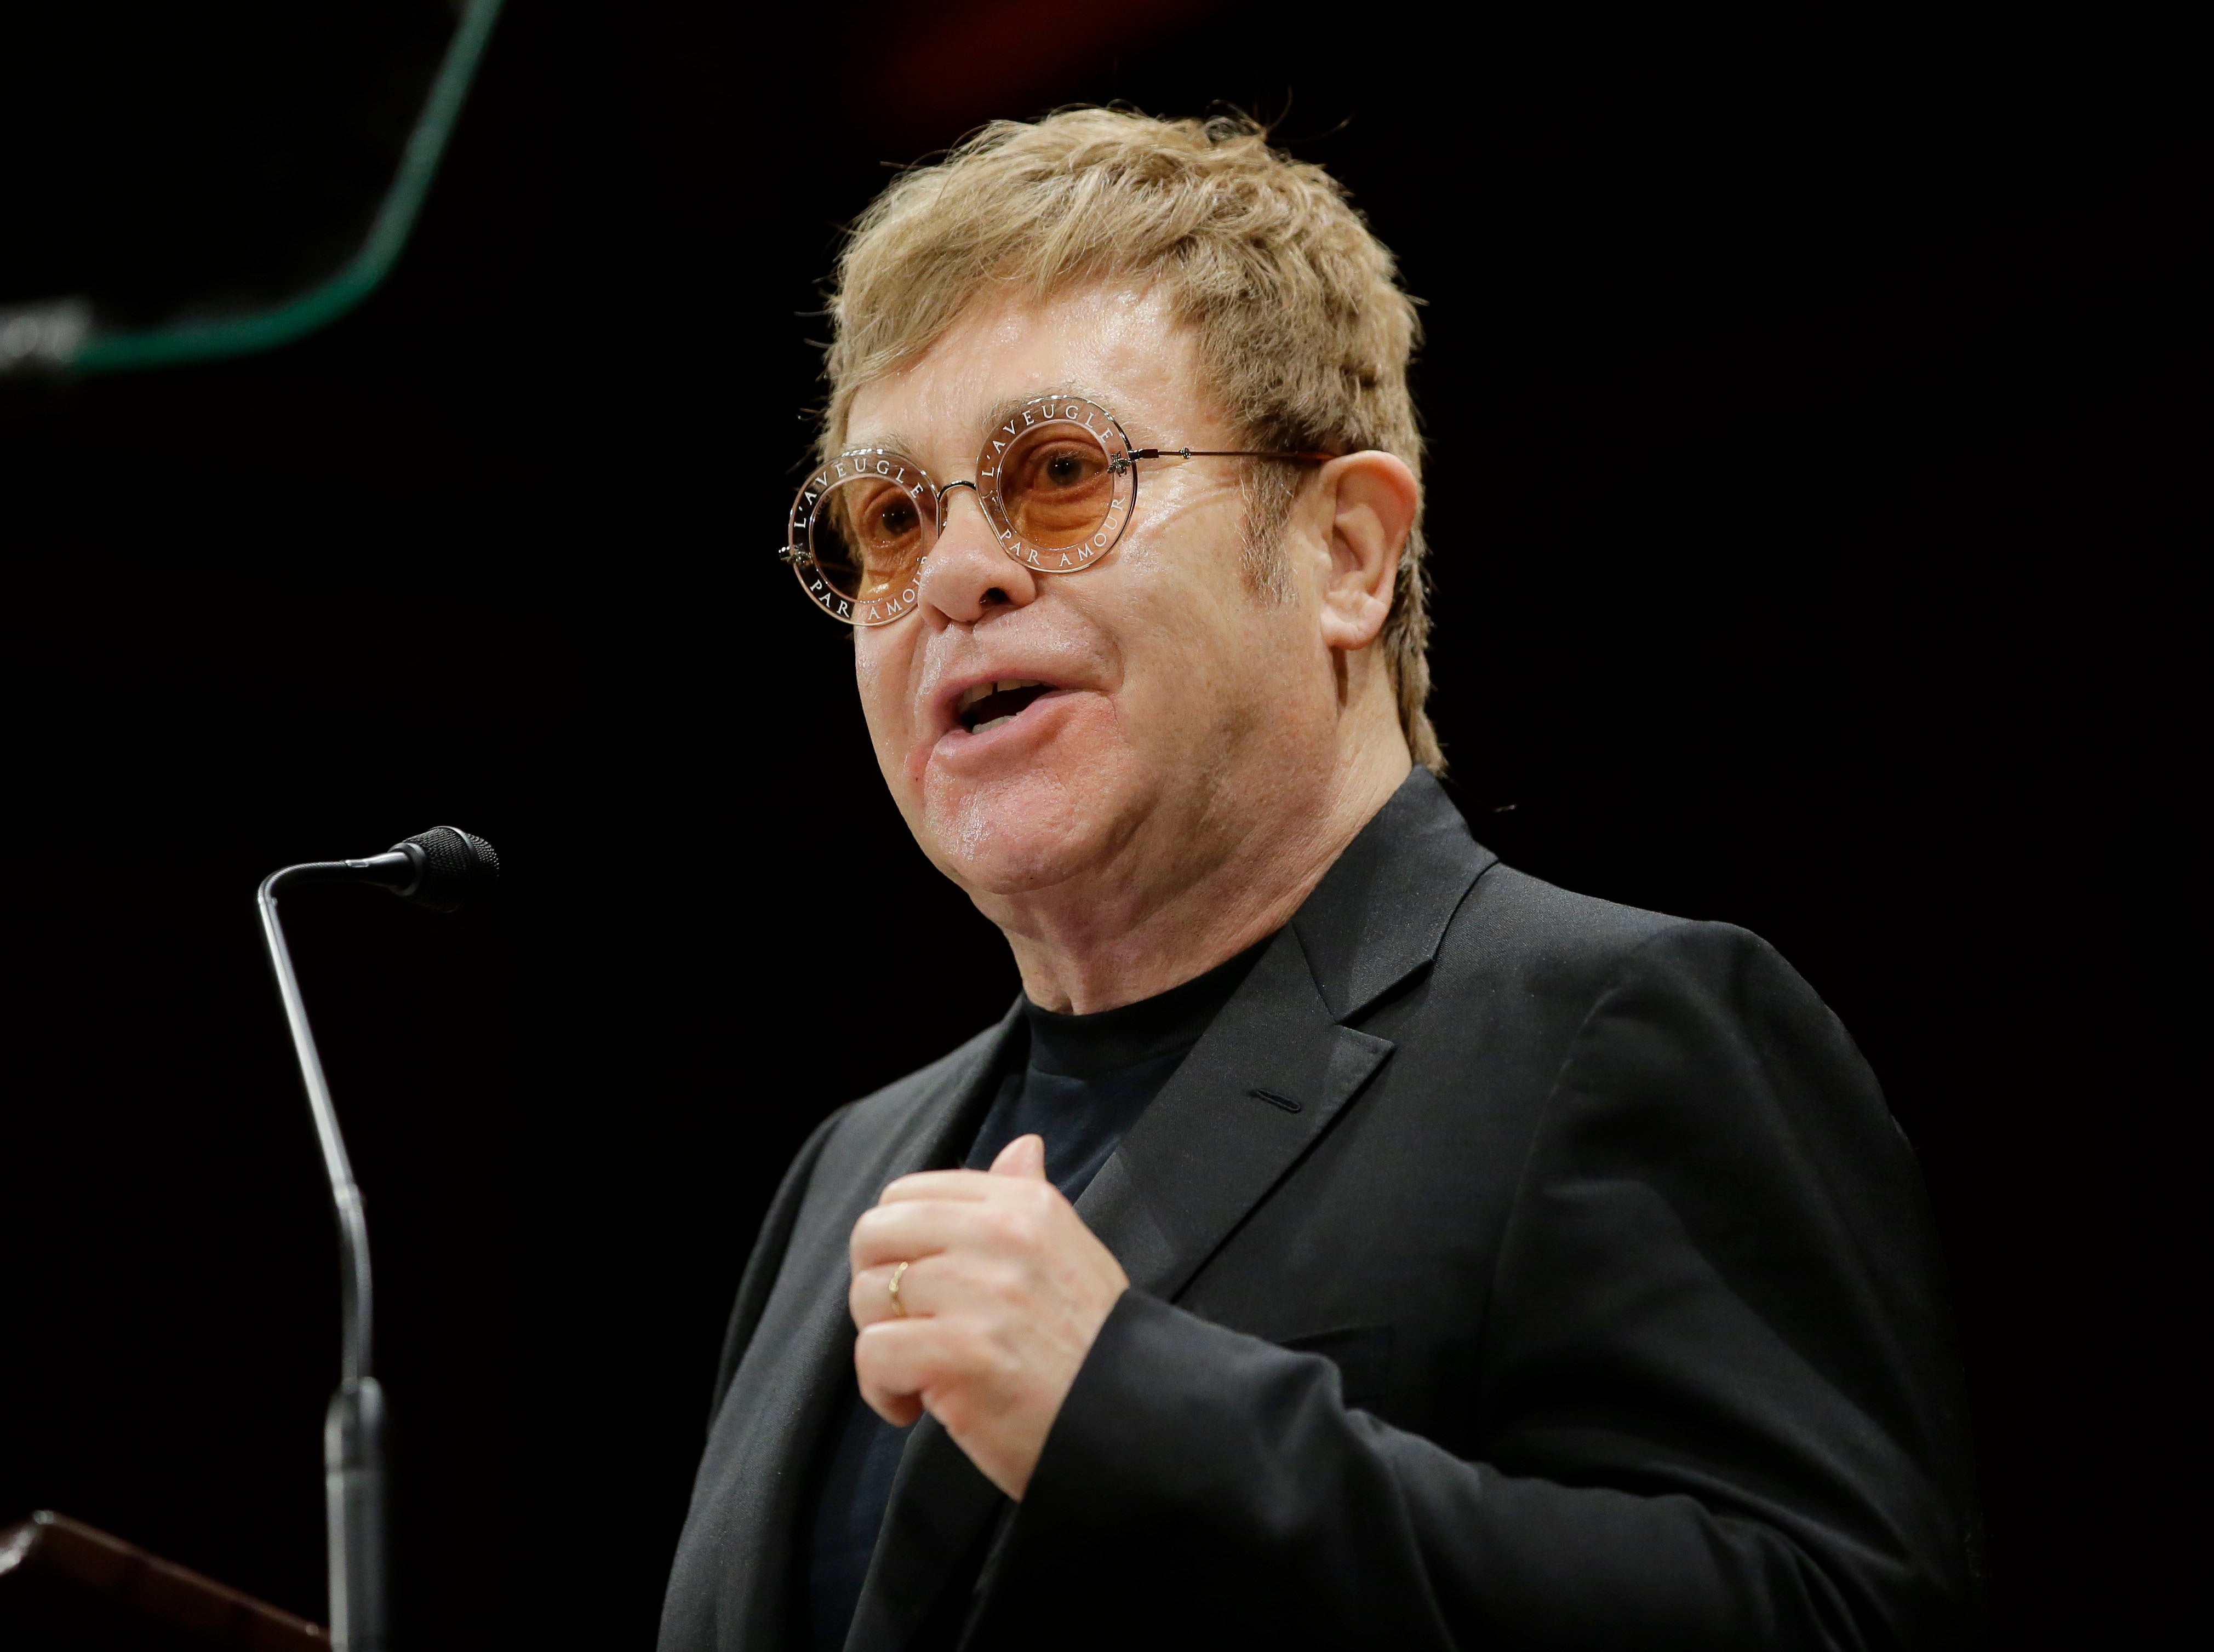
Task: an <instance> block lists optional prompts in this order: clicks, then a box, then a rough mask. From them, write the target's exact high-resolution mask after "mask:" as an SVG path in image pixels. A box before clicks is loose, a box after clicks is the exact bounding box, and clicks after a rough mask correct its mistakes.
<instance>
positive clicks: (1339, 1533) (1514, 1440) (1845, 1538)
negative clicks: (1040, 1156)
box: [991, 924, 1974, 1652]
mask: <svg viewBox="0 0 2214 1652" xmlns="http://www.w3.org/2000/svg"><path fill="white" fill-rule="evenodd" d="M1497 1256H1498V1262H1497V1269H1498V1271H1497V1277H1496V1278H1495V1282H1494V1286H1493V1290H1492V1294H1491V1297H1490V1305H1489V1310H1488V1312H1487V1314H1486V1320H1485V1323H1484V1325H1483V1332H1482V1342H1481V1348H1482V1352H1481V1355H1480V1361H1479V1363H1480V1369H1478V1370H1477V1372H1476V1373H1475V1374H1474V1379H1473V1385H1472V1392H1471V1393H1470V1394H1469V1395H1468V1403H1469V1405H1471V1407H1472V1409H1473V1411H1474V1413H1475V1416H1476V1418H1477V1429H1476V1430H1475V1438H1476V1439H1477V1442H1479V1449H1478V1450H1477V1453H1476V1454H1475V1460H1463V1459H1461V1458H1459V1457H1456V1456H1454V1455H1453V1454H1449V1453H1448V1452H1446V1451H1445V1450H1443V1449H1442V1448H1440V1447H1438V1446H1437V1445H1435V1444H1434V1443H1432V1442H1429V1441H1427V1440H1425V1439H1423V1438H1422V1437H1420V1436H1416V1435H1413V1434H1410V1433H1407V1432H1404V1431H1402V1430H1399V1429H1393V1428H1391V1427H1388V1426H1386V1425H1385V1423H1382V1422H1380V1421H1379V1420H1378V1419H1377V1418H1376V1417H1373V1416H1370V1415H1369V1414H1367V1412H1364V1411H1356V1410H1350V1409H1349V1408H1347V1407H1346V1405H1344V1404H1343V1402H1342V1399H1341V1397H1340V1387H1339V1381H1338V1376H1337V1372H1336V1368H1335V1367H1334V1366H1332V1365H1331V1364H1330V1362H1328V1361H1327V1360H1324V1359H1322V1358H1319V1357H1318V1356H1312V1355H1305V1354H1297V1353H1292V1352H1289V1351H1287V1350H1282V1349H1279V1348H1276V1347H1274V1346H1272V1345H1271V1344H1267V1343H1264V1342H1261V1341H1258V1340H1257V1339H1255V1338H1249V1337H1245V1336H1243V1335H1240V1334H1238V1333H1237V1332H1231V1331H1228V1330H1226V1329H1224V1328H1222V1327H1220V1326H1214V1325H1211V1324H1208V1323H1207V1322H1205V1321H1203V1320H1200V1319H1197V1318H1196V1317H1195V1316H1193V1315H1191V1314H1186V1313H1184V1312H1183V1311H1182V1310H1180V1309H1178V1308H1174V1307H1171V1306H1169V1305H1167V1304H1165V1303H1163V1302H1161V1301H1157V1300H1153V1299H1150V1298H1147V1297H1144V1296H1141V1295H1137V1294H1136V1293H1130V1294H1128V1295H1126V1296H1125V1298H1124V1300H1123V1301H1122V1302H1121V1303H1120V1304H1118V1306H1117V1307H1116V1311H1115V1313H1114V1314H1113V1315H1112V1316H1111V1317H1110V1320H1108V1322H1107V1325H1106V1326H1105V1327H1104V1330H1103V1331H1102V1332H1101V1334H1100V1337H1099V1338H1098V1342H1097V1343H1096V1344H1094V1346H1093V1348H1092V1352H1091V1354H1090V1356H1088V1358H1087V1360H1086V1363H1085V1365H1084V1367H1083V1369H1082V1370H1081V1371H1080V1372H1079V1375H1078V1378H1077V1381H1076V1383H1075V1386H1074V1387H1073V1389H1072V1390H1071V1392H1070V1393H1069V1396H1068V1399H1067V1402H1066V1403H1065V1404H1064V1405H1063V1408H1062V1411H1061V1415H1060V1416H1059V1417H1058V1418H1057V1419H1056V1421H1055V1425H1054V1429H1053V1432H1052V1434H1051V1436H1049V1439H1048V1441H1047V1443H1046V1448H1045V1451H1044V1454H1043V1457H1042V1458H1041V1460H1040V1462H1039V1465H1038V1469H1037V1474H1036V1475H1035V1477H1034V1478H1033V1479H1032V1481H1031V1487H1030V1490H1029V1494H1028V1496H1027V1497H1026V1498H1025V1501H1024V1503H1023V1505H1022V1507H1021V1509H1020V1511H1019V1513H1018V1515H1017V1517H1016V1519H1015V1521H1014V1522H1013V1526H1012V1529H1011V1530H1010V1532H1009V1533H1008V1542H1007V1545H1006V1552H1005V1553H1004V1554H1003V1555H1002V1556H1001V1557H1000V1564H999V1565H998V1566H997V1567H996V1569H995V1570H997V1571H998V1573H999V1574H1000V1583H999V1592H998V1594H999V1598H997V1599H995V1600H994V1611H993V1612H992V1614H991V1615H992V1617H994V1618H999V1615H1000V1607H1001V1606H1005V1607H1006V1609H1007V1610H1008V1611H1009V1612H1010V1614H1011V1616H1010V1617H1009V1618H1002V1619H1000V1621H1006V1622H1019V1621H1020V1620H1021V1618H1022V1617H1023V1616H1024V1615H1026V1614H1025V1612H1024V1597H1026V1596H1032V1595H1035V1596H1036V1597H1037V1600H1036V1601H1033V1602H1031V1605H1032V1606H1037V1605H1039V1604H1041V1603H1043V1602H1044V1601H1048V1600H1052V1599H1053V1598H1055V1596H1058V1597H1059V1598H1060V1599H1061V1600H1064V1601H1065V1600H1069V1599H1073V1598H1085V1599H1087V1600H1098V1598H1099V1596H1100V1595H1101V1594H1103V1593H1104V1594H1108V1595H1109V1596H1110V1597H1111V1598H1110V1600H1108V1601H1106V1602H1104V1603H1103V1605H1102V1606H1101V1607H1100V1609H1099V1610H1098V1611H1097V1612H1093V1611H1092V1610H1090V1609H1087V1611H1086V1613H1085V1614H1084V1615H1085V1618H1086V1626H1087V1630H1088V1631H1089V1632H1090V1633H1092V1634H1096V1636H1097V1637H1098V1640H1099V1641H1100V1642H1101V1643H1104V1642H1106V1641H1107V1640H1110V1639H1112V1638H1116V1637H1121V1638H1122V1639H1123V1640H1124V1642H1125V1643H1127V1638H1128V1635H1129V1634H1130V1633H1131V1632H1133V1631H1136V1630H1138V1629H1140V1627H1141V1625H1143V1624H1145V1623H1146V1622H1147V1616H1146V1613H1147V1610H1148V1609H1149V1606H1150V1609H1151V1610H1152V1611H1153V1612H1159V1609H1160V1606H1161V1603H1163V1602H1168V1601H1174V1602H1177V1612H1178V1614H1179V1615H1178V1619H1177V1621H1178V1622H1180V1623H1181V1624H1183V1625H1185V1626H1187V1627H1189V1628H1190V1629H1191V1630H1193V1631H1201V1632H1214V1633H1222V1634H1232V1635H1236V1636H1237V1637H1239V1638H1240V1639H1242V1640H1244V1641H1245V1642H1246V1643H1255V1642H1257V1641H1258V1640H1259V1639H1260V1638H1261V1637H1263V1636H1264V1635H1265V1636H1267V1637H1269V1638H1270V1639H1271V1640H1273V1641H1275V1642H1277V1643H1289V1644H1298V1645H1330V1644H1336V1645H1353V1644H1369V1645H1391V1646H1405V1647H1440V1648H1443V1647H1469V1646H1483V1647H1487V1648H1502V1649H1504V1648H1523V1647H1529V1648H1545V1649H1557V1652H1565V1649H1572V1648H1586V1647H1589V1648H1599V1647H1610V1648H1614V1647H1624V1646H1636V1647H1637V1648H1640V1649H1644V1652H1659V1649H1663V1648H1686V1649H1689V1648H1698V1649H1721V1648H1735V1647H1744V1648H1755V1647H1758V1648H1763V1649H1778V1648H1836V1649H1863V1648H1866V1649H1873V1648H1908V1647H1911V1648H1923V1647H1948V1648H1951V1647H1958V1646H1961V1645H1963V1644H1965V1643H1968V1642H1969V1641H1971V1640H1972V1638H1973V1636H1974V1631H1973V1623H1974V1611H1973V1605H1972V1598H1971V1597H1972V1589H1971V1587H1970V1584H1969V1582H1968V1566H1967V1561H1966V1544H1967V1531H1966V1527H1967V1521H1968V1518H1969V1507H1970V1502H1971V1499H1970V1495H1969V1491H1968V1479H1967V1472H1966V1463H1965V1460H1964V1456H1963V1444H1964V1440H1965V1418H1964V1417H1962V1415H1961V1408H1960V1399H1959V1394H1960V1381H1959V1375H1958V1370H1957V1362H1956V1361H1955V1359H1954V1354H1953V1351H1952V1347H1951V1342H1950V1335H1949V1331H1948V1320H1947V1314H1946V1310H1945V1308H1944V1305H1943V1302H1942V1289H1941V1286H1940V1283H1939V1280H1938V1278H1937V1276H1936V1255H1935V1242H1934V1240H1933V1237H1932V1235H1931V1234H1930V1228H1929V1224H1928V1221H1927V1217H1926V1215H1925V1212H1924V1209H1923V1197H1922V1192H1921V1186H1920V1180H1919V1176H1918V1174H1917V1170H1916V1167H1915V1165H1914V1162H1913V1157H1912V1155H1911V1151H1910V1150H1909V1149H1908V1148H1907V1146H1906V1144H1905V1139H1904V1137H1901V1136H1900V1135H1899V1131H1898V1129H1897V1127H1896V1125H1894V1124H1893V1121H1892V1119H1891V1117H1890V1114H1889V1113H1888V1112H1887V1110H1886V1108H1885V1106H1884V1103H1883V1100H1882V1096H1881V1093H1880V1092H1879V1091H1878V1089H1877V1088H1876V1084H1875V1078H1874V1076H1872V1075H1871V1074H1870V1073H1869V1071H1868V1068H1867V1066H1866V1064H1864V1063H1863V1062H1862V1060H1861V1058H1860V1056H1859V1053H1858V1052H1857V1051H1856V1049H1855V1048H1854V1046H1853V1045H1852V1042H1851V1040H1850V1038H1848V1037H1847V1035H1846V1033H1845V1032H1844V1028H1843V1027H1841V1026H1840V1025H1839V1024H1838V1021H1837V1020H1836V1019H1835V1017H1833V1016H1832V1015H1831V1014H1830V1013H1829V1011H1828V1010H1827V1009H1826V1008H1825V1007H1824V1005H1823V1004H1822V1003H1821V1002H1820V999H1819V998H1817V997H1815V996H1814V994H1813V991H1811V990H1810V989H1809V988H1808V987H1807V984H1805V983H1804V982H1803V981H1801V979H1800V978H1798V976H1797V975H1795V973H1794V972H1792V971H1791V970H1790V968H1789V966H1787V965H1785V964H1784V963H1783V960H1781V959H1780V958H1779V957H1777V955H1776V954H1775V953H1774V952H1773V951H1771V949H1770V948H1768V947H1767V946H1766V945H1764V943H1763V942H1760V941H1758V939H1757V938H1756V937H1754V936H1750V935H1747V934H1746V933H1745V932H1744V931H1742V930H1734V929H1729V928H1727V927H1725V926H1721V925H1707V924H1685V925H1681V926H1679V927H1677V928H1674V929H1672V930H1667V931H1664V932H1662V933H1661V934H1660V935H1658V936H1654V937H1653V938H1652V939H1650V940H1648V941H1647V942H1645V943H1643V944H1642V946H1640V947H1639V948H1636V950H1635V951H1634V952H1633V953H1631V954H1630V955H1629V956H1628V957H1627V958H1626V959H1625V960H1624V961H1623V963H1622V965H1621V966H1620V967H1619V968H1618V971H1617V972H1616V973H1615V975H1614V977H1613V978H1612V981H1611V982H1610V983H1609V984H1608V985H1607V986H1606V987H1605V989H1604V991H1601V992H1600V993H1599V995H1598V997H1597V998H1596V999H1595V1000H1594V1002H1593V1004H1592V1007H1591V1009H1590V1010H1589V1012H1588V1014H1587V1016H1586V1018H1585V1020H1584V1022H1583V1024H1582V1026H1581V1028H1580V1029H1579V1031H1578V1032H1577V1033H1576V1034H1575V1037H1574V1039H1573V1040H1572V1042H1571V1044H1570V1045H1569V1050H1568V1053H1567V1056H1566V1058H1565V1059H1564V1061H1563V1064H1562V1066H1561V1068H1560V1070H1559V1072H1558V1074H1557V1079H1556V1082H1555V1084H1554V1088H1553V1091H1552V1094H1551V1095H1550V1097H1549V1099H1548V1100H1546V1102H1545V1105H1544V1113H1543V1114H1542V1115H1541V1118H1540V1120H1539V1123H1538V1127H1537V1129H1536V1131H1535V1133H1534V1135H1533V1136H1532V1138H1531V1143H1530V1147H1529V1151H1528V1157H1527V1161H1526V1164H1525V1166H1524V1167H1523V1170H1522V1173H1521V1176H1520V1184H1519V1186H1518V1189H1517V1192H1516V1195H1515V1199H1514V1206H1513V1208H1512V1210H1511V1212H1510V1214H1509V1216H1508V1222H1507V1225H1506V1230H1505V1233H1504V1235H1503V1238H1502V1241H1501V1247H1500V1249H1499V1251H1498V1253H1497ZM1103 1576H1122V1577H1124V1578H1128V1579H1129V1580H1131V1582H1134V1583H1136V1582H1139V1581H1140V1580H1142V1587H1141V1588H1137V1589H1135V1590H1129V1591H1122V1592H1117V1591H1114V1590H1106V1591H1103V1590H1102V1589H1101V1588H1100V1580H1101V1578H1102V1577H1103ZM1087 1579H1088V1580H1089V1581H1087ZM1061 1617H1062V1620H1063V1621H1066V1620H1067V1614H1066V1611H1065V1608H1064V1611H1063V1613H1062V1614H1061ZM1150 1621H1151V1622H1152V1623H1153V1625H1154V1627H1155V1630H1156V1632H1158V1631H1159V1625H1160V1623H1161V1619H1160V1618H1159V1617H1158V1616H1156V1617H1154V1618H1152V1619H1151V1620H1150ZM1083 1638H1085V1637H1079V1639H1083ZM1087 1643H1088V1642H1087Z"/></svg>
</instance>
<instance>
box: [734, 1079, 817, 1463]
mask: <svg viewBox="0 0 2214 1652" xmlns="http://www.w3.org/2000/svg"><path fill="white" fill-rule="evenodd" d="M852 1111H853V1104H852V1103H850V1102H848V1103H847V1105H846V1106H842V1107H841V1108H839V1109H838V1110H837V1112H835V1113H832V1114H831V1115H830V1116H829V1118H828V1119H824V1120H823V1122H822V1123H821V1124H819V1125H816V1127H815V1130H814V1133H813V1134H812V1135H810V1136H809V1137H808V1138H807V1140H806V1141H805V1142H804V1143H802V1144H801V1145H800V1149H799V1151H798V1154H796V1155H794V1156H793V1158H792V1165H791V1167H790V1168H789V1169H787V1170H786V1172H785V1173H784V1180H783V1181H781V1182H780V1183H779V1184H778V1185H777V1190H776V1197H775V1198H774V1199H772V1200H771V1201H770V1202H769V1207H768V1215H767V1216H763V1217H762V1218H761V1233H760V1234H759V1235H758V1236H757V1237H755V1240H754V1248H753V1252H752V1253H751V1254H750V1255H749V1256H748V1257H747V1259H746V1271H745V1272H744V1273H743V1275H742V1276H741V1277H739V1280H738V1296H737V1301H736V1302H734V1303H733V1304H731V1320H730V1324H729V1325H728V1326H726V1327H725V1330H724V1332H723V1354H722V1357H721V1358H720V1359H719V1360H718V1361H717V1362H716V1363H715V1394H714V1398H713V1400H712V1401H710V1402H709V1404H708V1406H707V1428H708V1430H709V1432H711V1433H712V1432H713V1429H714V1427H715V1414H716V1413H717V1412H718V1411H721V1410H722V1409H723V1396H724V1395H725V1394H726V1393H729V1392H730V1389H731V1378H732V1377H734V1376H736V1375H737V1372H738V1362H740V1361H741V1360H743V1359H744V1358H745V1356H746V1344H748V1343H749V1342H751V1341H752V1340H753V1336H754V1327H755V1326H757V1325H759V1324H760V1323H761V1310H762V1309H763V1308H765V1307H767V1306H768V1294H769V1291H770V1289H771V1288H772V1287H773V1286H774V1285H775V1283H776V1274H777V1270H778V1269H779V1268H780V1267H782V1266H783V1265H784V1253H785V1249H786V1247H787V1246H789V1245H790V1244H791V1243H792V1224H793V1223H794V1222H797V1221H798V1219H799V1207H800V1205H801V1204H803V1203H804V1201H805V1199H806V1198H807V1184H808V1182H809V1180H810V1179H811V1178H812V1177H813V1176H814V1174H815V1161H816V1160H818V1159H820V1158H821V1157H822V1156H823V1146H824V1144H825V1143H828V1142H829V1139H830V1134H831V1132H832V1131H835V1129H836V1128H837V1127H838V1121H839V1120H840V1119H843V1118H844V1117H845V1116H846V1115H847V1113H850V1112H852Z"/></svg>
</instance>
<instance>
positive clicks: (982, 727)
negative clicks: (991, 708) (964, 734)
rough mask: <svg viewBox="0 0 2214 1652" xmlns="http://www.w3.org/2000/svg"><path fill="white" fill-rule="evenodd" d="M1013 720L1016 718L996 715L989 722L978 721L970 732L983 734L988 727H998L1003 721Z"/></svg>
mask: <svg viewBox="0 0 2214 1652" xmlns="http://www.w3.org/2000/svg"><path fill="white" fill-rule="evenodd" d="M1013 721H1014V719H1013V718H1012V717H994V718H993V719H992V720H991V721H990V722H980V723H978V724H977V725H976V727H975V728H972V729H970V730H969V733H971V734H975V735H981V734H982V733H984V732H985V731H986V730H987V729H991V728H998V727H999V726H1000V724H1001V723H1003V722H1013Z"/></svg>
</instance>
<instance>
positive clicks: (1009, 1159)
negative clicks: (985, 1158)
mask: <svg viewBox="0 0 2214 1652" xmlns="http://www.w3.org/2000/svg"><path fill="white" fill-rule="evenodd" d="M992 1173H993V1174H994V1175H995V1176H1028V1177H1029V1178H1030V1179H1031V1180H1032V1181H1043V1180H1045V1137H1043V1136H1018V1137H1015V1139H1014V1140H1013V1141H1012V1142H1010V1143H1007V1144H1006V1146H1005V1147H1003V1148H1001V1149H1000V1156H999V1157H998V1158H996V1159H994V1160H993V1161H992Z"/></svg>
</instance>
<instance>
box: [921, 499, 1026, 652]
mask: <svg viewBox="0 0 2214 1652" xmlns="http://www.w3.org/2000/svg"><path fill="white" fill-rule="evenodd" d="M957 488H965V489H967V490H968V493H969V497H968V499H967V500H966V501H965V502H961V505H962V506H965V508H961V507H960V506H957V502H956V501H955V500H954V497H953V493H954V491H955V490H956V489H957ZM938 515H939V526H938V542H937V543H936V544H935V545H933V546H931V548H930V559H929V560H928V561H927V563H925V564H923V570H922V591H921V595H922V605H923V607H926V608H929V609H933V610H935V611H936V612H937V613H939V614H941V615H943V616H944V617H945V619H946V620H949V621H951V622H952V623H953V624H955V625H976V623H977V622H978V621H979V620H982V619H984V618H986V617H987V616H988V615H989V614H991V613H993V612H994V611H995V610H997V609H1001V608H1008V609H1012V608H1021V607H1028V606H1029V605H1030V604H1031V602H1033V601H1035V600H1037V575H1035V574H1033V573H1031V570H1029V569H1027V568H1025V567H1024V566H1023V564H1021V563H1019V562H1017V561H1016V560H1015V559H1014V558H1012V557H1011V556H1009V555H1008V554H1007V553H1006V552H1004V551H1002V550H1001V549H1000V536H999V535H998V534H997V533H994V531H993V528H992V523H991V519H990V518H989V517H988V516H986V515H985V514H984V502H983V498H982V496H981V495H980V494H978V492H977V491H976V484H975V483H974V482H948V483H946V484H945V485H944V486H943V487H941V488H939V491H938Z"/></svg>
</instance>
